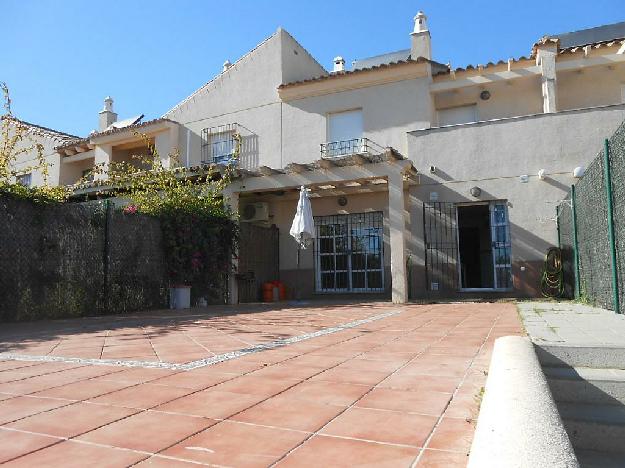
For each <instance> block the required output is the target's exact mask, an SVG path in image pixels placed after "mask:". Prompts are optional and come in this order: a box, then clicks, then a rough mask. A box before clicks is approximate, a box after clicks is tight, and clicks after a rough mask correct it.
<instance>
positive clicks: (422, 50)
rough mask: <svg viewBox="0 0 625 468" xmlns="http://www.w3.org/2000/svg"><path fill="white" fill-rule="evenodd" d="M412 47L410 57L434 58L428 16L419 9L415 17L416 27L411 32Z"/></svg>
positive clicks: (415, 58) (413, 58) (414, 58)
mask: <svg viewBox="0 0 625 468" xmlns="http://www.w3.org/2000/svg"><path fill="white" fill-rule="evenodd" d="M410 36H411V42H412V44H411V47H410V58H411V59H412V60H417V58H419V57H423V58H426V59H430V60H431V59H432V45H431V38H430V30H429V29H428V24H427V16H425V14H424V13H423V12H422V11H419V12H418V13H417V14H416V15H415V17H414V29H413V31H412V32H411V33H410Z"/></svg>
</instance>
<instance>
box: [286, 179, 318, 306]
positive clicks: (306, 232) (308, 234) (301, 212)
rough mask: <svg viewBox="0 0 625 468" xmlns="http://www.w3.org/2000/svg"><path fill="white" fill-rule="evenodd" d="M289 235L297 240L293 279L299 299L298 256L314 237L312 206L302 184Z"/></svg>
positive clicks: (296, 295) (296, 296)
mask: <svg viewBox="0 0 625 468" xmlns="http://www.w3.org/2000/svg"><path fill="white" fill-rule="evenodd" d="M289 233H290V234H291V236H293V238H294V239H295V241H296V242H297V278H296V279H295V298H296V299H297V300H299V299H300V289H299V257H300V250H301V249H305V248H307V247H308V246H310V245H311V244H312V240H313V238H314V237H315V220H314V219H313V215H312V206H311V205H310V199H309V198H308V192H307V191H306V187H304V186H303V185H302V186H301V188H300V192H299V201H298V202H297V212H296V213H295V218H293V224H292V225H291V230H290V231H289Z"/></svg>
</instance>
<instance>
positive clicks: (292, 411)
mask: <svg viewBox="0 0 625 468" xmlns="http://www.w3.org/2000/svg"><path fill="white" fill-rule="evenodd" d="M342 411H343V408H341V407H340V406H335V405H324V404H320V403H313V402H310V401H304V400H300V399H297V398H293V397H286V396H284V395H279V396H277V397H273V398H270V399H269V400H266V401H263V402H261V403H259V404H258V405H256V406H253V407H252V408H250V409H248V410H245V411H243V412H242V413H239V414H237V415H235V416H233V418H232V419H233V420H235V421H242V422H248V423H254V424H260V425H266V426H275V427H282V428H285V429H294V430H300V431H308V432H314V431H316V430H318V429H320V428H321V427H322V426H323V425H325V424H326V423H327V422H329V421H330V420H331V419H333V418H334V417H335V416H337V415H338V414H339V413H341V412H342Z"/></svg>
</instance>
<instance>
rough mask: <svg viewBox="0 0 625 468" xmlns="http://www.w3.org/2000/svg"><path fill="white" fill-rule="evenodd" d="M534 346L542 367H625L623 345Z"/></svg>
mask: <svg viewBox="0 0 625 468" xmlns="http://www.w3.org/2000/svg"><path fill="white" fill-rule="evenodd" d="M534 347H535V350H536V356H537V357H538V360H539V361H540V364H541V365H542V366H543V367H545V366H548V367H567V366H568V367H594V368H597V369H625V347H618V346H584V345H564V344H562V345H559V344H549V345H547V344H534Z"/></svg>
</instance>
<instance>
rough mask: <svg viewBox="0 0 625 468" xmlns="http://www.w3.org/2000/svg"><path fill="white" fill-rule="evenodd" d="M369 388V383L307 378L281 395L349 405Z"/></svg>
mask: <svg viewBox="0 0 625 468" xmlns="http://www.w3.org/2000/svg"><path fill="white" fill-rule="evenodd" d="M370 389H371V387H370V386H369V385H355V384H349V383H340V382H325V381H316V380H309V381H306V382H302V383H301V384H299V385H296V386H295V387H293V388H290V389H289V390H287V391H286V392H284V393H283V395H284V396H288V397H293V398H298V399H301V400H307V401H312V402H316V403H323V404H327V405H338V406H349V405H351V404H353V403H354V402H355V401H356V400H358V399H359V398H360V397H362V396H363V395H364V394H365V393H367V392H368V391H369V390H370Z"/></svg>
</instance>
